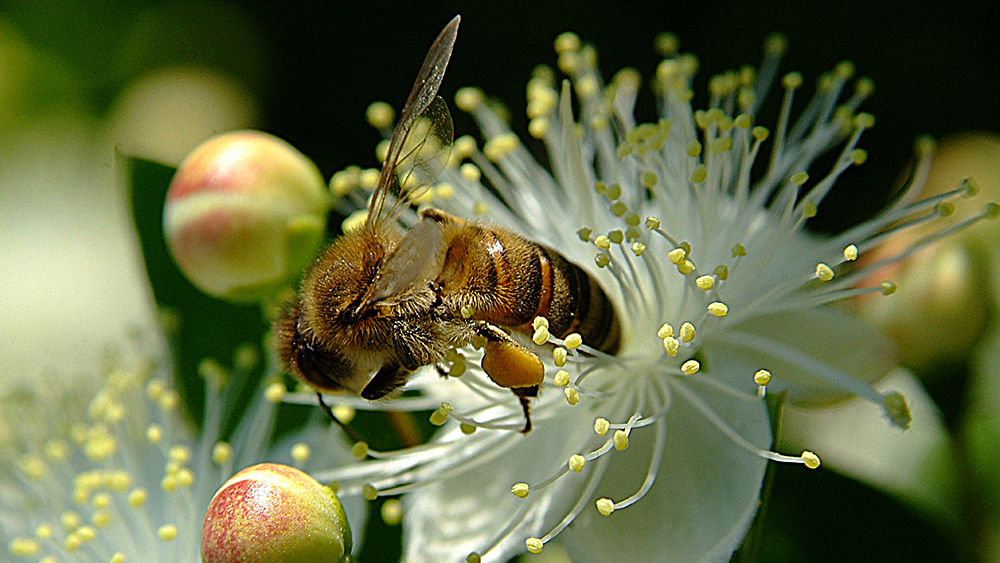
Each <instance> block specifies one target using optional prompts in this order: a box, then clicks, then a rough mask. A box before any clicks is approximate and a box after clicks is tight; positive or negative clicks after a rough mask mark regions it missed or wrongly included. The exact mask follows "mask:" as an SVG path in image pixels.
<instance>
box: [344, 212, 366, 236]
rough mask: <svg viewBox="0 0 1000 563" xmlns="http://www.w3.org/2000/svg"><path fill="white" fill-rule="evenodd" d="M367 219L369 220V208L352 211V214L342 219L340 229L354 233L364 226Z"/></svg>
mask: <svg viewBox="0 0 1000 563" xmlns="http://www.w3.org/2000/svg"><path fill="white" fill-rule="evenodd" d="M367 220H368V210H367V209H359V210H357V211H355V212H353V213H351V214H350V215H348V216H347V218H346V219H344V220H343V221H341V223H340V229H341V230H342V231H343V232H345V233H353V232H354V231H357V230H358V229H360V228H361V227H362V226H364V224H365V222H366V221H367Z"/></svg>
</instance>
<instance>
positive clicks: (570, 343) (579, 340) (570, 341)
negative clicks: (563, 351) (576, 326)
mask: <svg viewBox="0 0 1000 563" xmlns="http://www.w3.org/2000/svg"><path fill="white" fill-rule="evenodd" d="M563 343H564V344H565V345H566V347H567V348H569V349H570V350H576V349H577V348H579V347H580V345H581V344H583V337H582V336H580V333H578V332H574V333H572V334H569V335H567V336H566V338H565V339H563Z"/></svg>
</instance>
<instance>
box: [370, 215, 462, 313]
mask: <svg viewBox="0 0 1000 563" xmlns="http://www.w3.org/2000/svg"><path fill="white" fill-rule="evenodd" d="M444 252H445V244H444V234H443V233H442V232H441V227H440V225H438V223H437V222H436V221H431V220H428V219H424V220H422V221H419V222H417V224H416V225H414V226H413V228H411V229H410V230H408V231H407V232H406V234H405V235H404V236H403V239H402V240H401V241H400V242H399V245H397V246H396V249H395V250H394V251H393V253H392V254H390V255H389V257H388V258H386V259H385V262H384V263H383V264H382V268H381V269H380V272H379V278H378V279H377V280H375V284H374V285H373V286H372V288H371V289H370V290H369V291H368V295H367V296H366V297H365V300H364V304H363V305H362V307H363V308H367V307H369V306H371V305H374V304H375V303H378V302H380V301H383V300H385V299H388V298H390V297H392V296H394V295H396V294H398V293H401V292H403V291H405V290H406V289H407V288H409V287H411V286H413V285H416V284H421V283H424V282H427V281H429V280H431V279H433V278H434V277H435V276H436V275H437V272H438V271H440V269H441V262H442V261H443V260H444Z"/></svg>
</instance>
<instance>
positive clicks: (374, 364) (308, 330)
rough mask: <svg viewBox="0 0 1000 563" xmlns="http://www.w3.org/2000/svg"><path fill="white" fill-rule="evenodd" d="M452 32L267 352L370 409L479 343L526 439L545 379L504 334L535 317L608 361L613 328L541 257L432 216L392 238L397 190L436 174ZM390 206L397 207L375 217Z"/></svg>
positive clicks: (606, 305)
mask: <svg viewBox="0 0 1000 563" xmlns="http://www.w3.org/2000/svg"><path fill="white" fill-rule="evenodd" d="M458 24H459V18H458V17H455V19H454V20H452V21H451V22H450V23H449V24H448V25H447V26H446V27H445V28H444V30H443V31H442V32H441V34H440V35H439V36H438V38H437V40H436V41H435V42H434V44H433V45H432V46H431V49H430V51H429V52H428V54H427V57H426V59H425V60H424V63H423V66H422V67H421V69H420V72H419V74H418V75H417V80H416V83H415V84H414V85H413V88H412V90H411V92H410V95H409V97H408V99H407V101H406V105H405V106H404V107H403V111H402V112H401V113H400V118H399V122H398V123H397V124H396V127H395V129H394V131H393V134H392V137H391V140H390V142H389V149H388V151H387V155H386V157H385V160H384V163H383V166H382V171H381V174H380V176H379V180H378V183H377V184H376V187H375V190H374V193H373V196H372V199H371V202H370V204H369V207H368V215H367V218H366V220H365V222H364V224H363V225H362V226H360V227H359V228H357V229H355V230H352V231H348V232H346V233H345V234H343V235H341V236H340V237H339V238H338V239H336V240H335V241H334V242H333V243H332V244H331V245H330V246H329V247H327V248H326V249H325V250H324V251H323V252H322V253H321V254H320V255H319V257H318V258H317V259H316V260H315V262H314V264H313V265H312V267H311V269H310V270H309V271H308V272H307V273H306V274H305V276H304V277H303V279H302V282H301V287H300V290H299V293H298V296H297V298H296V300H295V301H294V303H292V304H291V306H290V307H289V308H288V310H287V311H286V312H285V313H284V315H283V316H282V317H281V318H280V319H279V320H278V321H277V323H276V326H275V329H276V330H275V334H276V338H277V349H278V352H279V355H280V357H281V358H282V360H283V362H284V364H285V367H286V368H287V370H288V371H289V372H290V373H291V374H293V375H294V376H296V377H297V378H299V379H301V380H302V381H304V382H306V383H308V384H310V385H312V386H313V387H314V388H316V389H317V392H320V391H325V392H341V393H343V392H347V393H353V394H357V395H360V396H361V397H363V398H365V399H368V400H376V399H380V398H382V397H385V396H387V395H389V394H390V393H392V392H393V391H395V390H396V389H398V388H400V387H401V386H403V384H405V383H406V382H407V380H408V379H409V377H410V376H411V374H412V373H413V372H414V371H415V370H417V369H418V368H420V367H422V366H428V365H440V362H442V361H443V359H444V357H445V354H446V352H447V351H448V350H449V349H451V348H452V347H461V346H464V345H467V344H469V343H472V342H473V341H474V340H477V341H478V342H479V343H480V344H482V343H485V344H483V357H482V361H481V365H482V368H483V371H484V372H486V374H487V376H489V378H490V379H491V380H492V381H493V382H494V383H496V384H497V385H498V386H500V387H503V388H508V389H510V390H511V391H512V392H513V393H514V395H516V396H517V397H518V399H519V401H520V404H521V407H522V410H523V412H524V417H525V425H524V427H523V429H522V432H528V431H530V430H531V416H530V413H529V401H530V399H531V398H533V397H536V396H537V395H538V392H539V385H540V384H541V383H542V380H543V375H544V367H543V364H542V362H541V360H540V359H539V357H538V355H536V353H535V352H533V351H532V350H531V349H529V348H528V347H527V346H525V345H523V344H521V343H520V342H518V341H517V340H515V339H514V338H512V337H511V334H512V333H521V334H531V332H532V329H533V327H532V321H533V320H534V319H535V317H537V316H544V317H546V318H547V319H548V321H549V331H550V333H551V334H554V335H556V336H559V337H562V336H566V335H568V334H570V333H573V332H577V333H579V334H580V335H581V336H582V337H583V338H584V340H585V341H586V342H588V344H589V345H590V346H592V347H593V348H595V349H598V350H601V351H603V352H607V353H614V352H616V351H617V349H618V346H619V341H620V325H619V321H618V316H617V314H616V313H615V309H614V307H613V306H612V304H611V302H610V301H609V299H608V297H607V295H606V294H605V293H604V291H603V290H602V289H601V287H600V286H599V285H598V284H597V282H596V281H595V280H594V279H593V278H591V277H590V276H589V275H588V274H587V273H586V272H585V271H584V270H583V269H581V268H580V267H578V266H576V265H574V264H572V263H570V262H569V261H567V260H566V259H565V258H564V257H563V256H562V255H560V254H559V253H558V252H556V251H555V250H553V249H551V248H548V247H546V246H543V245H541V244H538V243H535V242H532V241H530V240H527V239H525V238H523V237H521V236H519V235H517V234H514V233H512V232H510V231H508V230H506V229H502V228H499V227H494V226H487V225H483V224H478V223H474V222H468V221H464V220H462V219H460V218H458V217H454V216H451V215H449V214H447V213H445V212H443V211H440V210H438V209H432V208H429V209H423V210H422V211H420V213H419V220H418V221H417V222H416V223H415V225H414V226H412V227H411V228H409V229H403V228H402V227H401V226H400V223H399V216H400V213H401V212H402V210H403V209H405V207H406V205H408V198H407V195H412V193H413V191H414V189H413V188H410V189H406V188H404V187H403V186H406V185H412V184H411V182H412V178H409V176H413V175H414V174H424V175H425V176H426V175H428V174H434V170H433V169H434V167H435V166H436V165H439V164H441V163H442V162H443V160H446V158H447V152H448V149H450V145H451V141H452V123H451V116H450V114H449V113H448V110H447V106H446V105H445V103H444V100H442V99H441V98H440V97H438V96H437V91H438V88H439V86H440V84H441V81H442V79H443V77H444V71H445V68H446V66H447V64H448V60H449V58H450V56H451V51H452V47H453V46H454V42H455V37H456V33H457V31H458ZM418 123H419V125H418ZM411 136H412V138H411ZM442 154H444V155H445V158H444V159H441V158H440V156H441V155H442ZM404 161H405V162H406V163H408V164H406V165H401V163H403V162H404ZM390 193H391V194H392V195H393V196H394V198H395V202H394V203H393V204H392V205H391V206H387V205H386V200H387V199H388V196H389V195H390ZM439 369H440V368H439ZM442 373H443V372H442ZM373 374H374V375H373ZM320 400H321V401H322V396H321V395H320Z"/></svg>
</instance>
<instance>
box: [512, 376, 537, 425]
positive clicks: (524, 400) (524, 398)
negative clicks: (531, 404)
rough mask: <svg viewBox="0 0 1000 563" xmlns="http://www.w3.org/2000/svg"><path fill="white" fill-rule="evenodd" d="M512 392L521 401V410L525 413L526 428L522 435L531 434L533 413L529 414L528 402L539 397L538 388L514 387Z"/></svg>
mask: <svg viewBox="0 0 1000 563" xmlns="http://www.w3.org/2000/svg"><path fill="white" fill-rule="evenodd" d="M511 391H513V392H514V394H515V395H517V398H518V400H520V401H521V410H523V411H524V428H522V429H521V434H527V433H528V432H531V413H530V412H528V400H529V399H532V398H534V397H537V396H538V386H537V385H532V386H531V387H514V388H512V389H511Z"/></svg>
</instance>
